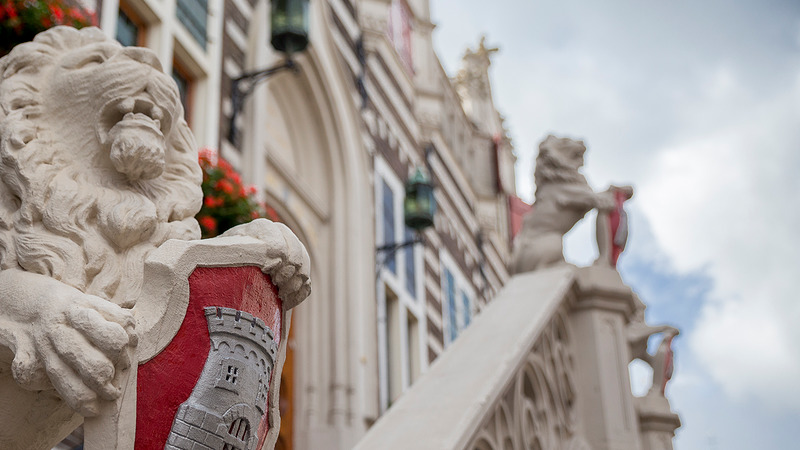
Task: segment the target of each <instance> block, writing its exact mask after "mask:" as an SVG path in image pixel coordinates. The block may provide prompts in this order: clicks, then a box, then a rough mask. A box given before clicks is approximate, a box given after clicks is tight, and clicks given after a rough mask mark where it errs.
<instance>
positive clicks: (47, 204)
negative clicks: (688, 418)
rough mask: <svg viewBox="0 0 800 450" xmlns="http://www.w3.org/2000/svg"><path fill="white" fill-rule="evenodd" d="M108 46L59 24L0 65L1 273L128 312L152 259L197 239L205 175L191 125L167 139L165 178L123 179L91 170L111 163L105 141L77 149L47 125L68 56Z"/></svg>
mask: <svg viewBox="0 0 800 450" xmlns="http://www.w3.org/2000/svg"><path fill="white" fill-rule="evenodd" d="M104 41H110V39H108V38H107V37H106V36H105V35H104V34H103V33H102V32H101V31H100V30H99V29H97V28H85V29H82V30H75V29H73V28H67V27H56V28H53V29H51V30H49V31H47V32H44V33H41V34H39V35H38V36H36V38H35V39H34V41H33V42H30V43H26V44H21V45H18V46H17V47H15V48H14V50H12V52H11V53H10V54H9V55H7V56H5V57H4V58H2V59H0V270H7V269H21V270H25V271H29V272H34V273H38V274H41V275H45V276H48V277H52V278H54V279H57V280H60V281H62V282H64V283H66V284H68V285H70V286H73V287H75V288H77V289H79V290H81V291H83V292H86V293H87V294H92V295H97V296H100V297H103V298H106V299H108V300H110V301H113V302H114V303H117V304H119V305H120V306H123V307H128V308H129V307H132V306H133V304H134V303H135V301H136V299H137V297H138V294H139V292H140V289H141V283H142V269H143V263H144V259H145V257H146V256H147V253H149V252H150V251H151V250H152V249H154V248H155V247H157V246H159V245H160V244H161V243H163V242H164V241H166V240H167V239H170V238H180V239H197V238H199V234H200V233H199V227H198V225H197V222H196V221H195V220H194V215H195V214H196V212H197V211H198V210H199V208H200V206H201V201H202V192H201V190H200V180H201V172H200V169H199V166H198V164H197V156H196V150H195V149H196V147H195V143H194V138H193V137H192V135H191V132H190V131H189V127H188V125H187V124H186V122H185V121H184V120H183V119H180V120H179V121H177V122H178V123H177V125H176V126H174V127H173V128H172V131H171V133H170V135H169V136H167V139H168V142H167V155H166V167H165V168H164V171H163V173H162V174H161V175H160V176H158V177H156V178H153V179H150V180H137V181H125V182H124V183H123V182H121V181H120V179H119V178H118V177H117V178H115V177H103V176H94V175H92V174H91V173H90V172H91V171H92V170H99V169H96V165H95V164H92V162H93V161H94V160H96V159H97V158H102V157H106V156H104V155H101V154H100V153H101V152H103V150H102V147H101V145H100V144H99V143H95V144H94V145H95V146H96V148H88V149H86V148H69V147H68V144H65V143H63V142H60V141H59V140H58V136H59V130H53V129H51V128H53V125H52V124H49V123H47V122H46V121H45V120H42V112H43V110H44V109H45V108H46V107H47V103H48V101H50V99H48V98H47V96H46V95H44V86H45V84H46V82H47V77H48V75H49V74H50V73H51V71H52V69H53V68H54V67H56V66H57V65H58V64H59V61H60V59H61V55H63V54H64V53H66V52H69V51H72V50H75V49H78V48H81V47H84V46H88V45H92V44H96V43H98V42H104ZM139 64H142V63H139ZM153 70H155V69H153ZM169 88H171V89H175V87H174V86H169ZM181 117H182V111H181ZM81 120H86V119H83V118H76V122H78V126H81V125H86V124H80V121H81ZM71 145H73V146H74V144H71ZM87 155H88V156H87Z"/></svg>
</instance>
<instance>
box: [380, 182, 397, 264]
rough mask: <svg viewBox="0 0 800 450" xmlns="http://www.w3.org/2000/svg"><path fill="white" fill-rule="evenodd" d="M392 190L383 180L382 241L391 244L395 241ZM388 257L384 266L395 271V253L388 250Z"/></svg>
mask: <svg viewBox="0 0 800 450" xmlns="http://www.w3.org/2000/svg"><path fill="white" fill-rule="evenodd" d="M394 230H395V228H394V192H392V189H391V188H390V187H389V185H388V184H386V181H383V243H384V244H392V243H394V242H395V238H394ZM388 256H389V259H388V260H387V261H386V267H387V268H388V269H389V270H391V271H392V273H395V274H396V273H397V253H396V252H390V255H388Z"/></svg>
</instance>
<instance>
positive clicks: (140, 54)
mask: <svg viewBox="0 0 800 450" xmlns="http://www.w3.org/2000/svg"><path fill="white" fill-rule="evenodd" d="M122 54H123V55H125V56H127V57H128V58H130V59H132V60H134V61H138V62H140V63H143V64H147V65H149V66H152V67H155V68H156V69H158V71H159V72H163V70H162V69H161V62H160V61H159V60H158V57H156V54H155V53H153V51H152V50H150V49H148V48H141V47H125V48H124V49H123V50H122Z"/></svg>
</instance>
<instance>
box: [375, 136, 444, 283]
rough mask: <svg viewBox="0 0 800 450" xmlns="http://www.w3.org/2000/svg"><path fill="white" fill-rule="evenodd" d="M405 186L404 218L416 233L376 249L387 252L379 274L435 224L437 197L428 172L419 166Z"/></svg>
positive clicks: (420, 239)
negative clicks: (407, 238) (398, 251)
mask: <svg viewBox="0 0 800 450" xmlns="http://www.w3.org/2000/svg"><path fill="white" fill-rule="evenodd" d="M429 152H430V149H426V150H425V156H426V161H427V155H428V153H429ZM405 187H406V189H405V190H406V196H405V198H404V199H403V219H404V222H405V224H406V226H407V227H408V228H410V229H412V230H414V231H415V232H416V235H415V236H414V238H413V239H411V240H408V241H405V242H399V243H398V242H392V243H389V244H385V245H382V246H380V247H378V248H377V249H376V250H377V252H378V254H380V253H382V252H387V255H386V256H385V258H384V259H383V260H382V261H381V262H380V263H379V264H378V269H377V270H378V274H380V269H381V268H382V267H383V266H384V265H385V264H386V262H387V261H388V260H389V258H392V257H393V256H394V254H395V252H397V250H400V249H401V248H404V247H408V246H410V245H414V244H417V243H420V242H422V237H421V236H420V233H421V232H422V231H423V230H425V229H426V228H429V227H431V226H432V225H433V216H434V214H436V199H435V198H434V196H433V183H432V182H431V179H430V177H429V176H428V175H427V172H426V171H424V170H423V169H422V168H421V167H417V168H416V169H415V170H414V173H413V174H412V175H411V176H410V177H409V178H408V180H407V181H406V186H405Z"/></svg>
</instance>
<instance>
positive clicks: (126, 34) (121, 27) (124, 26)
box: [117, 10, 139, 47]
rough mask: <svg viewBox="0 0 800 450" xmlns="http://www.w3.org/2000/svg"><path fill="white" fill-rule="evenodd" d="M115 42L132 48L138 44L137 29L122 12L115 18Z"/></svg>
mask: <svg viewBox="0 0 800 450" xmlns="http://www.w3.org/2000/svg"><path fill="white" fill-rule="evenodd" d="M117 40H118V41H119V43H120V44H122V45H124V46H126V47H133V46H135V45H137V44H138V43H139V27H137V26H136V24H135V23H133V21H132V20H131V18H130V17H128V15H127V14H125V13H124V12H123V11H122V10H120V11H119V15H118V16H117Z"/></svg>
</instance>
